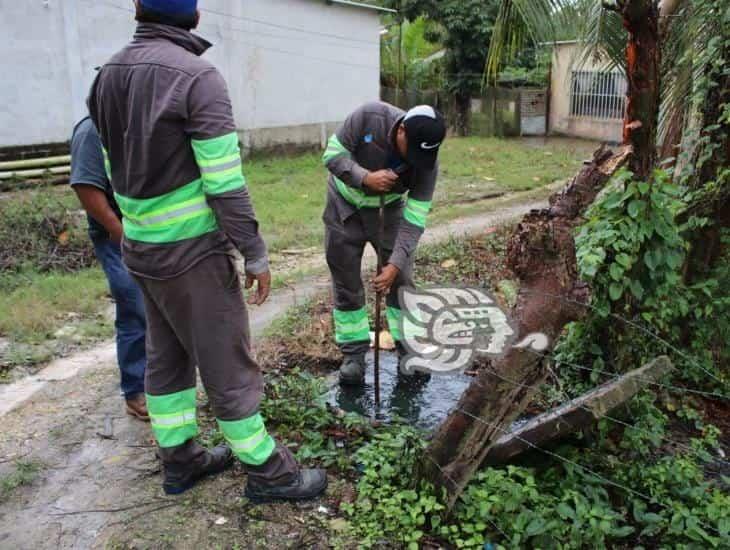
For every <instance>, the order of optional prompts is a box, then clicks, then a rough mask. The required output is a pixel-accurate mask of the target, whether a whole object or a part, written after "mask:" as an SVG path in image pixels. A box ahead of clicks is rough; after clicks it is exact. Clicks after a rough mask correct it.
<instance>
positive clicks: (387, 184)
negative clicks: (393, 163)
mask: <svg viewBox="0 0 730 550" xmlns="http://www.w3.org/2000/svg"><path fill="white" fill-rule="evenodd" d="M397 181H398V174H396V173H395V172H393V170H390V169H388V170H378V171H377V172H368V174H367V176H365V179H364V180H363V184H364V185H365V187H367V188H368V189H370V190H371V191H375V192H376V193H387V192H388V191H390V190H391V189H392V188H393V186H394V185H395V182H397Z"/></svg>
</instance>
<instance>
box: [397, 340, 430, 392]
mask: <svg viewBox="0 0 730 550" xmlns="http://www.w3.org/2000/svg"><path fill="white" fill-rule="evenodd" d="M395 349H396V351H397V352H398V383H399V384H400V383H406V384H408V383H413V384H418V385H421V384H425V383H426V382H428V381H429V380H431V374H429V373H427V372H421V371H419V370H414V371H413V372H406V370H405V361H406V359H407V357H408V350H406V348H405V347H404V346H403V344H401V343H400V342H396V343H395Z"/></svg>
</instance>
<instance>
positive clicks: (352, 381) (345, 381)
mask: <svg viewBox="0 0 730 550" xmlns="http://www.w3.org/2000/svg"><path fill="white" fill-rule="evenodd" d="M339 380H340V385H342V386H364V385H365V377H364V376H363V377H362V378H346V377H342V376H340V379H339Z"/></svg>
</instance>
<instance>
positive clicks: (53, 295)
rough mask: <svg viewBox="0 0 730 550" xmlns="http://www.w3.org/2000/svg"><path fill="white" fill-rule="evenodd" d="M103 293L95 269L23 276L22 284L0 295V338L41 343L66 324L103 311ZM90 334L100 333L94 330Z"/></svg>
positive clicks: (101, 278)
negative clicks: (71, 272)
mask: <svg viewBox="0 0 730 550" xmlns="http://www.w3.org/2000/svg"><path fill="white" fill-rule="evenodd" d="M107 293H108V289H107V282H106V279H105V278H104V275H103V274H102V272H101V270H100V269H98V268H92V269H84V270H81V271H78V272H76V273H73V274H65V273H48V274H39V273H29V274H27V275H26V274H23V283H22V284H18V285H17V286H15V288H14V289H13V290H10V291H9V292H3V293H2V294H0V335H2V336H6V337H10V338H11V339H12V340H14V341H15V342H18V343H39V342H42V341H44V340H46V339H47V338H50V337H51V336H53V334H54V332H55V331H56V330H58V329H59V328H60V327H62V326H64V325H66V324H68V323H69V322H71V321H73V320H76V319H89V318H91V317H95V316H96V315H97V314H99V313H100V312H101V311H103V310H104V308H105V307H108V303H109V302H108V301H107V300H105V299H104V297H105V296H106V295H107ZM87 328H89V327H87ZM90 332H91V333H96V334H100V332H99V329H98V328H95V329H94V330H91V331H90ZM103 334H104V335H106V334H108V331H107V330H104V331H103Z"/></svg>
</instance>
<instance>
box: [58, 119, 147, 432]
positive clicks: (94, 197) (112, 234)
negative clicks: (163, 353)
mask: <svg viewBox="0 0 730 550" xmlns="http://www.w3.org/2000/svg"><path fill="white" fill-rule="evenodd" d="M70 183H71V186H72V187H73V190H74V191H75V192H76V194H77V195H78V197H79V200H80V201H81V204H82V206H83V207H84V210H86V214H87V218H88V221H89V236H90V237H91V242H92V243H93V245H94V252H95V253H96V257H97V258H98V260H99V262H100V263H101V266H102V268H103V269H104V273H105V274H106V278H107V280H108V281H109V289H110V291H111V294H112V296H113V297H114V301H115V302H116V320H115V323H114V324H115V326H116V329H117V362H118V363H119V371H120V373H121V390H122V393H123V394H124V398H125V400H126V405H127V413H128V414H130V415H132V416H134V417H136V418H139V419H140V420H144V421H149V415H148V412H147V403H146V400H145V394H144V375H145V367H146V364H147V358H146V355H145V333H146V329H147V324H146V321H145V312H144V302H143V297H142V291H141V290H140V289H139V287H138V286H137V283H136V282H135V281H134V279H132V277H131V276H130V274H129V272H128V271H127V268H126V267H125V266H124V264H123V263H122V252H121V248H120V246H119V245H120V242H121V239H122V221H121V220H122V214H121V211H120V210H119V207H118V206H117V203H116V201H115V200H114V192H113V191H112V187H111V184H110V183H109V179H108V178H107V175H106V169H105V168H104V153H103V150H102V145H101V140H100V139H99V134H98V133H97V131H96V128H95V127H94V124H93V122H92V121H91V119H90V118H89V117H86V118H84V119H83V120H81V122H79V123H78V124H77V125H76V127H75V128H74V131H73V136H72V137H71V177H70Z"/></svg>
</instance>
